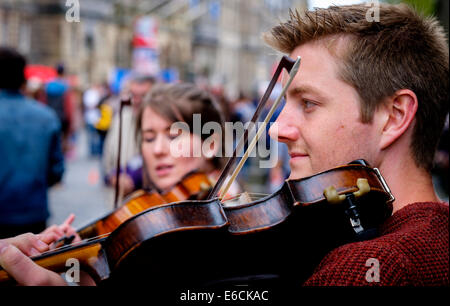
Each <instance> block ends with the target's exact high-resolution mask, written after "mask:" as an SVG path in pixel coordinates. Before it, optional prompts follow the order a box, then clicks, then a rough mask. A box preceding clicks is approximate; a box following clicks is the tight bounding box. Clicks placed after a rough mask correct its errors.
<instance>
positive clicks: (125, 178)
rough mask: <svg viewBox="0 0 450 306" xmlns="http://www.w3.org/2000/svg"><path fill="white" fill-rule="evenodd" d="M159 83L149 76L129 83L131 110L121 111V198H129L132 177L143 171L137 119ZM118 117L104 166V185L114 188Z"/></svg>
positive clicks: (139, 76) (107, 143)
mask: <svg viewBox="0 0 450 306" xmlns="http://www.w3.org/2000/svg"><path fill="white" fill-rule="evenodd" d="M155 83H156V79H155V78H154V77H152V76H149V75H142V74H138V73H136V74H133V75H132V76H131V78H130V80H129V84H128V85H129V86H127V89H126V92H124V93H123V94H129V95H130V96H131V103H132V106H131V107H124V108H123V111H122V143H121V146H122V147H121V164H120V172H121V174H120V177H119V186H120V191H121V194H123V195H126V194H128V193H130V192H132V191H134V190H135V189H136V188H139V187H138V186H136V182H135V181H133V178H132V173H135V172H136V171H138V170H139V169H140V168H141V167H142V158H141V155H140V152H139V146H138V143H137V140H136V137H134V131H135V125H136V116H137V114H138V111H139V108H140V105H141V103H142V100H143V99H144V97H145V95H147V94H148V93H149V92H150V90H151V88H152V86H153V85H154V84H155ZM119 115H120V114H119V113H117V114H116V115H115V116H114V118H113V121H112V123H111V127H110V129H109V131H108V134H107V135H106V139H105V144H104V149H103V152H104V154H103V157H102V166H103V170H104V171H105V183H106V185H108V186H111V187H114V186H115V184H116V168H117V154H118V146H119Z"/></svg>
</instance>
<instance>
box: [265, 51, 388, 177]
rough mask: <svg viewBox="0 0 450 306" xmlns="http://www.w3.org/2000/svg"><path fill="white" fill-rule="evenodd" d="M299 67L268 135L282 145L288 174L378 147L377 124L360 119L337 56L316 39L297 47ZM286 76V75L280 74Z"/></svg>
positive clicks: (309, 171) (370, 155) (370, 156)
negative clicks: (286, 157) (287, 155)
mask: <svg viewBox="0 0 450 306" xmlns="http://www.w3.org/2000/svg"><path fill="white" fill-rule="evenodd" d="M297 56H301V58H302V62H301V65H300V69H299V71H298V73H297V75H296V76H295V78H294V80H293V82H292V83H291V85H290V87H289V89H288V91H287V92H286V105H285V107H284V109H283V110H282V112H281V114H280V115H279V117H278V118H277V121H276V125H275V126H272V127H271V129H270V136H271V137H273V138H275V139H277V140H278V141H280V142H283V143H285V144H286V145H287V147H288V150H289V155H290V161H289V164H290V168H291V175H290V177H289V178H290V179H299V178H303V177H307V176H310V175H313V174H316V173H318V172H321V171H325V170H328V169H331V168H334V167H336V166H340V165H344V164H347V163H349V162H351V161H352V160H355V159H359V158H364V159H366V160H367V161H368V162H369V163H370V164H371V165H372V166H375V165H373V164H372V163H375V162H376V158H375V157H377V154H378V153H379V151H378V147H377V146H376V143H378V139H377V135H378V133H377V132H376V128H375V127H374V125H372V124H363V123H362V122H361V117H360V102H359V100H358V94H357V92H356V90H355V89H354V88H353V87H352V86H350V85H348V84H347V83H344V82H343V81H341V80H340V79H338V74H337V71H338V70H337V64H336V63H337V62H336V61H337V59H335V58H334V57H332V55H331V54H330V53H329V51H328V49H326V48H325V47H324V46H323V45H322V44H321V43H308V44H305V45H302V46H299V47H297V48H296V49H295V50H294V51H293V52H292V54H291V55H290V57H291V58H297ZM284 79H285V81H284V82H286V79H287V77H285V78H284Z"/></svg>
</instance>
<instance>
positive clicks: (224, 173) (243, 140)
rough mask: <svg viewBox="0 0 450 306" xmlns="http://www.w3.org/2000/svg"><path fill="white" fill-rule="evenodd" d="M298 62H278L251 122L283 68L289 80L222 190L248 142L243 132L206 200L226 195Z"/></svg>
mask: <svg viewBox="0 0 450 306" xmlns="http://www.w3.org/2000/svg"><path fill="white" fill-rule="evenodd" d="M300 61H301V58H300V56H299V57H297V60H296V61H295V62H294V61H293V60H292V59H290V58H289V57H287V56H283V58H282V59H281V60H280V63H279V64H278V67H277V69H276V71H275V74H274V76H273V77H272V80H271V81H270V83H269V86H268V87H267V89H266V92H265V93H264V95H263V97H262V98H261V100H260V102H259V104H258V107H257V108H256V111H255V114H254V115H253V117H252V119H251V122H253V123H254V122H256V120H257V119H258V117H259V115H260V113H261V111H262V110H263V109H264V106H265V105H266V103H267V101H268V99H269V97H270V95H271V93H272V91H273V88H274V87H275V84H276V82H277V80H278V78H279V76H280V74H281V72H282V70H283V68H285V69H286V70H287V71H288V72H289V79H288V81H287V82H286V84H285V86H284V87H283V89H282V91H281V93H280V95H279V96H278V98H277V99H276V100H275V102H274V103H273V105H272V107H271V109H270V111H269V113H268V114H267V116H266V118H265V119H264V122H263V124H262V126H260V128H259V129H258V131H257V134H256V136H255V137H254V138H253V140H252V142H251V143H250V145H249V147H248V148H247V151H246V152H245V153H244V156H243V157H242V158H241V160H240V162H239V164H238V165H237V167H236V168H235V170H234V171H233V174H232V175H231V177H230V179H229V180H228V182H227V185H226V186H225V188H223V189H221V188H222V185H223V184H224V182H225V179H226V178H227V176H228V173H229V172H230V169H231V166H232V164H233V162H234V161H235V159H236V157H237V152H238V151H240V150H241V149H242V147H243V145H244V143H247V140H248V129H246V130H245V132H244V135H243V136H242V137H241V139H240V141H239V143H238V145H237V146H236V148H235V149H234V151H233V156H232V157H231V158H230V159H229V160H228V162H227V164H226V165H225V167H224V169H223V170H222V173H221V174H220V177H219V180H218V181H217V183H216V185H215V186H214V188H213V190H212V191H211V192H210V194H209V195H208V199H211V198H213V197H215V196H216V194H217V193H218V191H219V190H220V195H219V198H220V199H222V198H223V196H224V195H225V194H226V193H227V191H228V189H229V188H230V187H231V184H232V183H233V181H234V180H235V179H236V177H237V175H238V174H239V172H240V170H241V169H242V166H243V165H244V163H245V161H246V160H247V158H248V156H249V154H250V152H251V151H252V150H253V148H254V147H255V145H256V142H257V141H258V139H259V138H260V137H261V134H262V132H263V131H264V130H265V128H266V126H267V123H268V121H269V120H270V118H271V117H272V115H273V113H274V112H275V110H276V108H277V107H278V105H279V104H280V101H281V99H282V98H283V96H284V94H285V92H286V90H287V88H288V87H289V85H290V84H291V82H292V80H293V79H294V77H295V75H296V73H297V71H298V69H299V67H300Z"/></svg>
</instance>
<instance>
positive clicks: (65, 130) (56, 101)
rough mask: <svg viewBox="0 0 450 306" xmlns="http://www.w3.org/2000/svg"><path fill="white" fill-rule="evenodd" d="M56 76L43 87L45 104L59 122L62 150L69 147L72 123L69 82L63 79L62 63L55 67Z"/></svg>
mask: <svg viewBox="0 0 450 306" xmlns="http://www.w3.org/2000/svg"><path fill="white" fill-rule="evenodd" d="M56 73H57V78H56V79H54V80H52V81H50V82H49V83H48V84H47V85H46V87H45V95H46V102H47V105H48V106H49V107H50V108H52V109H53V110H54V111H55V112H56V115H57V116H58V119H59V121H60V123H61V131H62V147H63V152H67V151H68V150H69V149H70V145H69V139H70V135H71V132H72V124H73V101H72V96H71V94H70V87H69V84H68V83H67V82H66V80H65V79H64V76H65V69H64V66H63V65H62V64H58V65H57V67H56Z"/></svg>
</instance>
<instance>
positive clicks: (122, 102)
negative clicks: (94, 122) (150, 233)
mask: <svg viewBox="0 0 450 306" xmlns="http://www.w3.org/2000/svg"><path fill="white" fill-rule="evenodd" d="M129 105H131V97H130V96H123V97H121V98H120V107H119V145H118V150H119V151H118V152H117V167H116V186H115V195H114V208H117V207H118V205H119V176H120V153H121V151H122V110H123V107H124V106H129Z"/></svg>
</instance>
